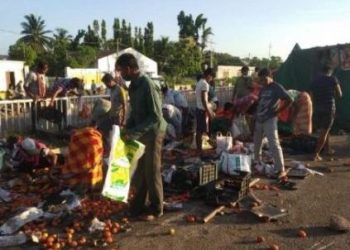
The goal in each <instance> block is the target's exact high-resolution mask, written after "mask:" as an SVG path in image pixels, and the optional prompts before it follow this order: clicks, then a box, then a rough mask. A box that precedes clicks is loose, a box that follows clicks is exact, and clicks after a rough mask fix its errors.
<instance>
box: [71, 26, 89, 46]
mask: <svg viewBox="0 0 350 250" xmlns="http://www.w3.org/2000/svg"><path fill="white" fill-rule="evenodd" d="M85 33H86V32H85V30H78V33H77V35H76V36H75V37H74V39H73V41H72V43H71V49H72V50H77V49H78V46H79V44H80V40H81V39H82V38H83V37H84V36H85Z"/></svg>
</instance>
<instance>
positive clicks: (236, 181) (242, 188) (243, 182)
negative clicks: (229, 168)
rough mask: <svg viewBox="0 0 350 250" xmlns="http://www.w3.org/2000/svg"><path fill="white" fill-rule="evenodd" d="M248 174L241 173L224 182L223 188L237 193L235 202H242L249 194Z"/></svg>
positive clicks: (249, 178)
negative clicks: (234, 190)
mask: <svg viewBox="0 0 350 250" xmlns="http://www.w3.org/2000/svg"><path fill="white" fill-rule="evenodd" d="M250 180H251V175H250V173H246V172H241V174H240V175H238V176H232V177H230V178H228V179H226V180H225V181H224V186H226V187H228V188H231V189H232V188H233V189H236V190H237V191H238V196H237V201H240V200H242V199H243V198H244V197H245V196H247V195H248V193H249V184H250Z"/></svg>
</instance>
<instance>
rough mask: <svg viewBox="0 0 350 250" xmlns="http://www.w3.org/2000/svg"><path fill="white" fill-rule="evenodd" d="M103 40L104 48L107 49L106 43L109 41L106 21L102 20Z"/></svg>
mask: <svg viewBox="0 0 350 250" xmlns="http://www.w3.org/2000/svg"><path fill="white" fill-rule="evenodd" d="M101 40H102V46H103V47H105V43H106V41H107V29H106V21H105V20H102V23H101Z"/></svg>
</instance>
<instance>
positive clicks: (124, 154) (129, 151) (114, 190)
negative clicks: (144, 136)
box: [102, 125, 145, 202]
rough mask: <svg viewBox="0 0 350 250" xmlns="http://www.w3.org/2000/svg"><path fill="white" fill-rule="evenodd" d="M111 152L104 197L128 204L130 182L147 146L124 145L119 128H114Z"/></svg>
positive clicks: (133, 142)
mask: <svg viewBox="0 0 350 250" xmlns="http://www.w3.org/2000/svg"><path fill="white" fill-rule="evenodd" d="M111 144H112V145H111V152H110V155H109V160H108V170H107V175H106V179H105V183H104V185H103V190H102V195H103V196H105V197H108V198H110V199H112V200H116V201H122V202H127V200H128V194H129V188H130V181H131V177H132V174H133V172H134V170H135V168H136V166H137V162H138V160H139V159H140V157H141V156H142V155H143V153H144V150H145V146H144V145H143V144H142V143H140V142H138V141H128V142H127V143H124V142H123V141H122V140H121V139H120V129H119V126H115V125H114V126H113V130H112V139H111Z"/></svg>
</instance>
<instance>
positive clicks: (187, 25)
mask: <svg viewBox="0 0 350 250" xmlns="http://www.w3.org/2000/svg"><path fill="white" fill-rule="evenodd" d="M177 24H178V25H179V27H180V31H179V37H180V39H183V38H187V37H195V27H194V22H193V18H192V15H188V16H186V15H185V12H184V11H183V10H182V11H180V13H179V15H178V16H177Z"/></svg>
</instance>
